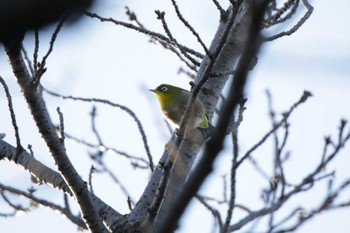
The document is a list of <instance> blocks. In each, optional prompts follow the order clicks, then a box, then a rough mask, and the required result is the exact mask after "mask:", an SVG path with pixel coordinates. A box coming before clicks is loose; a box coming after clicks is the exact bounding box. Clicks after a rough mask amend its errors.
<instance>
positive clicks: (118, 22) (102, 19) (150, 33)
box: [84, 11, 204, 58]
mask: <svg viewBox="0 0 350 233" xmlns="http://www.w3.org/2000/svg"><path fill="white" fill-rule="evenodd" d="M84 14H85V15H86V16H88V17H90V18H96V19H98V20H100V21H101V22H110V23H113V24H115V25H119V26H123V27H126V28H129V29H132V30H135V31H137V32H140V33H143V34H145V35H148V36H150V37H155V38H157V39H158V40H161V41H165V42H167V43H169V44H171V43H172V41H171V40H170V39H169V38H167V37H166V36H164V35H162V34H160V33H156V32H153V31H150V30H147V29H145V28H141V27H137V26H135V25H133V24H130V23H125V22H122V21H118V20H115V19H112V18H104V17H101V16H99V15H97V14H96V13H91V12H89V11H85V12H84ZM179 47H181V49H183V50H184V51H186V52H188V53H190V54H193V55H194V56H196V57H198V58H203V57H204V55H202V54H200V53H198V52H196V51H194V50H193V49H190V48H188V47H186V46H183V45H180V44H179Z"/></svg>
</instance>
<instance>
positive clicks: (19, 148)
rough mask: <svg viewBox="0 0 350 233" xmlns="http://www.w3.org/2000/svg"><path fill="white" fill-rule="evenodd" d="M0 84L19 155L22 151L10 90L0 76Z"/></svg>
mask: <svg viewBox="0 0 350 233" xmlns="http://www.w3.org/2000/svg"><path fill="white" fill-rule="evenodd" d="M0 82H1V84H2V86H3V87H4V91H5V94H6V99H7V105H8V109H9V111H10V116H11V122H12V126H13V129H14V131H15V137H16V145H17V153H20V152H21V151H22V150H23V147H22V145H21V139H20V136H19V129H18V125H17V121H16V114H15V111H14V109H13V104H12V97H11V93H10V90H9V88H8V86H7V84H6V82H5V80H4V79H3V78H2V77H1V76H0Z"/></svg>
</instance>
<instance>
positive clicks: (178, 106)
mask: <svg viewBox="0 0 350 233" xmlns="http://www.w3.org/2000/svg"><path fill="white" fill-rule="evenodd" d="M149 90H150V91H152V92H154V93H155V94H156V96H157V99H158V102H159V104H160V107H161V109H162V112H163V114H164V115H165V117H166V118H167V119H168V120H169V121H170V122H172V123H173V124H174V125H175V126H179V125H180V122H181V119H182V116H183V115H184V113H185V110H186V105H187V102H188V101H189V100H190V98H191V93H190V92H189V91H187V90H185V89H182V88H180V87H176V86H173V85H170V84H161V85H159V86H158V87H157V88H156V89H149ZM193 113H194V116H193V117H191V119H190V121H189V128H191V129H195V128H200V129H207V128H209V120H208V117H207V115H206V110H205V108H204V105H203V103H202V102H201V101H200V100H199V99H196V101H195V103H194V105H193Z"/></svg>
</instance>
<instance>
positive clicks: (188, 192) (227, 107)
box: [155, 1, 268, 233]
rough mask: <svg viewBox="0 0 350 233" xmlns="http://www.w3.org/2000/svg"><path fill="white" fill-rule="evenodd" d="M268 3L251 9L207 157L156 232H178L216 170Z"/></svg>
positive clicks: (205, 156) (202, 160)
mask: <svg viewBox="0 0 350 233" xmlns="http://www.w3.org/2000/svg"><path fill="white" fill-rule="evenodd" d="M267 3H268V1H254V2H252V3H251V5H250V7H251V9H250V10H251V17H252V21H251V24H250V27H249V34H248V40H247V42H246V44H245V47H244V51H243V53H242V57H241V59H240V61H239V65H238V68H237V73H236V76H235V79H234V81H233V83H232V85H231V88H230V92H229V93H230V94H229V96H228V98H227V101H226V103H225V104H224V106H223V108H222V111H221V115H220V117H219V121H218V122H219V123H218V125H217V127H216V129H215V130H214V133H213V135H212V137H211V139H209V141H208V143H207V144H206V146H205V148H204V154H203V157H202V158H201V160H200V161H199V162H198V165H197V166H196V168H195V169H194V171H193V173H192V174H191V176H190V177H189V179H188V181H187V182H186V183H185V185H184V187H183V189H182V191H181V193H180V194H179V196H178V197H177V198H176V200H175V201H174V202H173V203H172V204H171V208H170V211H169V212H168V213H167V214H166V217H165V218H164V221H163V222H162V223H161V225H160V226H159V227H157V228H156V230H155V232H157V233H161V232H172V231H173V230H174V229H175V227H176V225H177V222H178V220H179V218H180V217H181V215H182V214H183V212H184V210H185V208H186V207H187V205H188V203H189V202H190V200H191V199H192V197H193V196H194V195H195V194H196V193H197V191H198V190H199V188H200V186H201V184H202V182H203V181H204V180H205V178H206V177H207V175H208V174H209V173H210V172H211V170H212V165H213V162H214V160H215V157H216V155H217V154H218V152H219V151H220V150H221V148H222V143H223V140H224V137H225V132H226V128H227V126H228V124H229V122H230V120H231V116H232V112H233V111H234V109H235V108H236V106H237V105H238V102H239V100H240V99H242V98H243V90H244V86H245V82H246V80H247V74H248V71H249V68H250V64H251V61H252V60H253V59H254V58H255V56H256V54H257V52H258V50H259V47H260V44H261V37H260V26H261V22H262V19H263V14H264V12H265V7H266V5H267Z"/></svg>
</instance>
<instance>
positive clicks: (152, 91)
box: [148, 89, 156, 93]
mask: <svg viewBox="0 0 350 233" xmlns="http://www.w3.org/2000/svg"><path fill="white" fill-rule="evenodd" d="M148 90H149V91H152V92H154V93H156V90H154V89H148Z"/></svg>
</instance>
